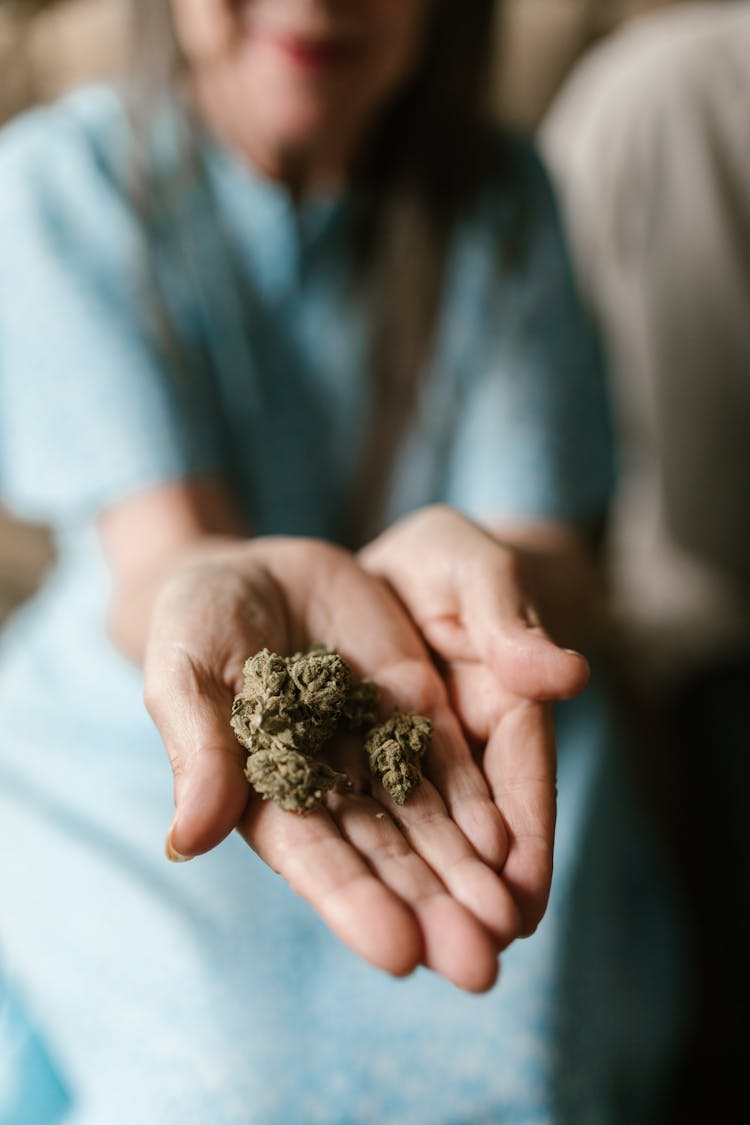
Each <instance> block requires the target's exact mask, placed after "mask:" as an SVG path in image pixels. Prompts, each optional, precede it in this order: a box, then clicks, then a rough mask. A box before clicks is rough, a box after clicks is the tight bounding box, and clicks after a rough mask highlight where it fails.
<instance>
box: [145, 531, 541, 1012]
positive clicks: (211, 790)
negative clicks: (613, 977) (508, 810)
mask: <svg viewBox="0 0 750 1125" xmlns="http://www.w3.org/2000/svg"><path fill="white" fill-rule="evenodd" d="M318 642H324V643H326V644H329V645H331V646H333V647H335V648H336V649H337V650H338V651H339V652H340V653H341V654H342V656H343V657H344V659H345V660H346V661H347V662H348V663H349V665H350V666H351V667H352V670H353V671H354V674H355V676H357V677H358V678H359V677H370V678H372V679H374V680H375V681H376V682H377V683H378V685H379V687H380V689H381V696H382V699H383V708H384V714H388V713H389V712H390V711H391V710H392V709H393V708H394V707H396V708H399V709H402V710H407V711H417V712H420V713H422V714H425V715H427V716H428V717H429V718H430V719H431V721H432V724H433V737H432V742H431V745H430V747H429V749H428V751H427V754H426V756H425V761H424V769H425V780H424V782H423V784H422V785H421V786H420V787H419V789H418V790H417V791H416V792H415V793H414V794H413V795H412V797H411V798H410V799H409V801H408V802H407V804H406V805H405V806H403V807H397V806H395V805H394V804H393V803H392V801H391V799H390V797H389V796H388V795H387V794H386V793H385V792H384V791H383V790H382V789H381V788H380V787H379V786H378V785H376V784H375V783H368V782H366V780H365V776H364V771H363V769H362V754H361V750H359V749H358V748H357V747H355V746H353V745H351V744H349V745H346V744H344V745H342V746H341V747H340V748H339V751H338V754H339V760H338V761H337V762H336V763H335V764H336V765H337V766H339V767H340V768H344V769H345V770H346V772H347V773H348V774H349V775H350V776H352V777H353V778H354V780H355V786H354V789H353V791H352V792H350V793H334V794H330V795H329V797H328V799H327V802H326V805H325V807H323V808H321V809H319V810H316V811H314V812H313V813H311V814H309V815H307V816H304V817H301V816H298V815H295V814H293V813H288V812H283V811H281V810H280V809H278V808H277V807H276V806H274V805H273V804H272V803H270V802H263V801H261V800H260V799H259V798H257V797H256V796H255V794H253V793H252V791H251V790H250V789H249V786H248V783H247V781H246V779H245V776H244V761H245V756H246V754H245V751H243V750H242V748H241V747H240V746H239V745H238V743H237V742H236V741H235V739H234V735H233V734H232V731H231V729H230V727H229V716H230V711H231V703H232V698H233V696H234V694H235V693H236V692H237V691H238V690H239V689H240V687H241V686H242V666H243V663H244V661H245V659H246V658H247V656H248V655H250V654H251V653H254V652H257V651H258V650H259V649H261V648H263V647H268V648H270V649H272V650H274V651H277V652H281V653H287V652H291V651H294V650H297V649H302V648H305V647H307V646H308V645H310V644H312V643H318ZM145 685H146V700H147V705H148V707H149V710H150V712H151V714H152V716H153V718H154V720H155V722H156V724H157V727H158V728H159V730H160V733H161V735H162V738H163V740H164V742H165V745H166V748H167V751H168V754H169V757H170V761H171V763H172V767H173V770H174V774H175V803H176V809H177V812H176V817H175V821H174V822H173V826H172V829H171V831H170V835H169V840H168V847H169V849H170V850H171V852H172V855H173V856H174V855H176V854H177V853H179V854H180V855H181V856H184V857H188V856H194V855H198V854H200V853H202V852H205V851H207V850H208V849H210V848H212V847H214V846H215V845H216V844H218V843H219V842H220V841H221V840H222V839H223V838H224V837H225V836H226V835H227V834H228V833H229V832H230V831H232V829H234V828H238V830H239V831H240V832H241V834H242V835H243V836H244V838H245V839H246V840H247V842H248V843H249V844H250V846H251V847H253V848H254V849H255V851H257V852H258V854H259V855H260V856H261V857H262V858H263V859H264V860H265V861H266V862H267V863H268V864H269V865H270V866H271V867H272V868H273V869H274V870H276V871H277V872H278V873H279V874H280V875H282V876H283V877H284V878H285V879H286V880H287V882H288V883H289V884H290V885H291V886H292V887H293V888H294V889H295V890H296V891H297V892H298V893H300V894H301V895H302V896H303V897H304V898H306V899H307V900H308V901H309V902H310V903H311V904H312V905H313V907H314V908H315V909H316V910H317V911H318V912H319V914H320V915H321V916H322V917H323V919H324V920H325V921H326V922H327V923H328V925H329V926H330V927H331V929H332V930H333V931H334V932H335V933H336V934H338V935H339V937H340V938H342V939H343V940H344V941H345V942H346V943H347V944H348V945H349V946H350V947H351V948H352V949H353V950H354V951H355V952H357V953H358V954H360V955H361V956H363V957H364V958H366V959H367V960H369V961H371V962H372V963H374V964H375V965H378V966H379V967H381V968H383V969H385V970H387V971H389V972H391V973H394V974H398V975H402V974H406V973H408V972H410V971H412V970H413V969H414V968H415V967H416V966H417V965H419V964H425V965H427V966H428V967H429V968H431V969H433V970H435V971H436V972H438V973H440V974H441V975H443V976H445V977H446V978H448V979H449V980H451V981H453V982H454V983H455V984H457V985H458V986H460V987H462V988H466V989H469V990H473V991H481V990H484V989H486V988H488V987H490V986H491V985H492V983H493V982H494V980H495V977H496V974H497V955H498V952H499V951H500V950H501V949H502V948H503V947H505V946H506V945H507V944H508V943H509V942H510V941H512V940H513V939H514V938H515V937H516V936H517V935H518V934H519V933H520V932H522V930H523V929H524V925H525V923H524V919H523V917H522V914H521V912H520V910H519V906H518V902H517V899H516V896H515V895H514V894H513V893H512V889H510V888H509V883H508V879H507V869H508V863H509V858H508V848H509V835H508V832H507V825H506V821H505V820H504V819H503V816H502V815H501V814H500V812H499V811H498V805H497V801H496V799H493V796H494V797H495V798H496V797H497V795H496V794H493V793H492V792H491V791H490V788H489V787H488V784H487V782H486V780H485V776H484V774H483V770H482V769H481V768H480V766H479V765H478V764H477V762H476V761H475V759H474V757H473V755H472V753H471V750H470V747H469V745H468V742H467V738H466V737H465V735H464V732H463V731H462V729H461V724H460V723H459V721H458V720H457V718H456V714H455V713H454V708H453V706H452V704H451V701H450V699H449V695H448V688H447V687H446V683H445V681H444V680H443V678H442V677H441V676H440V674H439V672H438V670H437V669H436V667H435V665H434V662H433V660H432V659H431V657H430V654H429V652H428V650H427V648H426V646H425V645H424V643H423V641H422V639H421V638H420V636H419V633H418V631H417V629H416V628H415V627H414V624H413V623H412V621H411V620H410V618H409V616H408V615H407V613H406V612H405V611H404V609H403V607H402V606H401V605H400V603H399V601H398V599H397V598H396V597H395V596H394V595H393V593H392V592H391V591H389V589H388V588H387V586H386V584H385V583H384V582H383V581H381V580H380V579H378V578H376V577H374V576H372V575H369V574H367V573H366V572H365V571H364V570H363V568H362V567H361V566H360V565H359V563H358V562H357V560H356V559H355V558H354V557H353V556H351V555H350V554H348V553H347V552H345V551H343V550H340V549H338V548H335V547H331V546H329V545H327V544H324V543H319V542H315V541H310V540H302V539H275V538H265V539H258V540H254V541H249V542H219V543H217V544H215V545H214V546H206V547H204V548H202V549H201V551H200V553H197V554H196V555H195V556H194V558H193V559H192V560H191V561H190V562H189V563H187V564H185V565H183V566H182V567H181V568H180V570H179V571H178V572H177V573H176V574H175V575H174V577H173V578H172V579H171V580H170V581H168V582H167V583H166V585H165V587H164V589H163V591H162V593H161V595H160V597H159V599H158V601H157V604H156V607H155V610H154V614H153V619H152V626H151V630H150V638H149V643H148V647H147V653H146V661H145ZM449 686H450V688H451V690H454V691H455V692H456V699H457V700H458V704H457V705H458V706H459V708H460V709H462V710H465V708H461V706H460V700H461V698H462V694H465V685H464V683H463V681H462V679H461V676H460V675H458V674H456V675H455V676H454V675H452V676H451V677H450V678H449ZM469 694H470V695H471V696H472V697H476V695H477V693H476V691H475V690H474V689H472V690H471V691H470V692H469ZM466 717H467V718H468V712H467V715H466ZM475 718H476V719H477V730H476V732H475V733H478V734H479V736H480V737H481V730H482V729H484V726H483V720H482V719H481V716H475ZM490 724H491V716H490V714H489V713H488V714H487V716H486V723H485V724H484V725H485V726H486V727H487V729H489V726H490ZM465 725H466V729H467V730H471V729H472V728H471V724H470V723H466V724H465ZM491 741H492V740H491ZM502 741H503V740H502V739H500V740H499V741H498V742H497V753H501V746H502ZM489 753H490V750H489V748H488V754H489ZM491 754H492V755H493V756H494V755H495V754H496V748H495V746H494V744H493V749H492V751H491ZM492 772H493V771H490V774H492ZM500 869H503V871H504V872H505V875H504V877H503V878H501V877H500V876H499V875H498V871H499V870H500Z"/></svg>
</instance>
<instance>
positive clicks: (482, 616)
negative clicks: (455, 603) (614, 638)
mask: <svg viewBox="0 0 750 1125" xmlns="http://www.w3.org/2000/svg"><path fill="white" fill-rule="evenodd" d="M509 566H511V567H512V566H513V562H512V559H510V558H509V556H507V555H506V556H505V557H504V558H501V559H500V560H498V562H497V563H496V564H495V565H494V566H489V567H483V568H480V569H479V570H478V571H477V572H476V573H475V576H474V581H472V582H470V583H468V584H467V585H466V587H465V588H464V590H463V591H462V602H463V607H462V616H463V619H464V622H465V626H466V628H467V630H468V632H469V636H470V638H471V641H472V644H473V647H474V648H475V650H476V652H477V654H478V655H479V657H480V659H481V660H483V661H484V662H485V663H486V664H487V665H488V667H490V668H491V669H492V670H493V671H494V672H495V673H496V675H497V677H498V679H499V680H501V682H502V684H503V686H504V687H505V688H507V689H508V690H509V691H511V692H513V694H515V695H519V696H522V697H523V698H526V699H534V700H553V699H571V698H573V697H574V696H576V695H579V694H580V693H581V692H582V691H583V689H584V688H585V687H586V684H587V683H588V681H589V675H590V670H589V665H588V661H587V660H586V658H585V657H584V656H582V655H581V653H579V652H574V651H573V650H572V649H566V648H560V646H559V645H557V644H555V642H554V641H553V640H552V639H551V638H550V637H549V636H548V635H547V633H546V632H545V630H544V629H543V627H542V626H541V624H540V622H539V618H538V616H537V614H536V611H535V610H534V607H533V606H532V605H531V604H530V603H529V602H528V601H527V600H526V599H525V598H524V595H523V591H522V586H521V582H520V581H519V578H518V575H517V574H516V575H514V574H511V573H509Z"/></svg>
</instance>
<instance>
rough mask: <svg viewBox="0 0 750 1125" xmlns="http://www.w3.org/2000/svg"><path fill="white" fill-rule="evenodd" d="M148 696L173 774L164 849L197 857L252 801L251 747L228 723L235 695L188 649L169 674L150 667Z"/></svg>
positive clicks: (178, 857)
mask: <svg viewBox="0 0 750 1125" xmlns="http://www.w3.org/2000/svg"><path fill="white" fill-rule="evenodd" d="M157 684H158V690H157V687H156V685H157ZM145 700H146V707H147V709H148V711H149V713H150V715H151V717H152V718H153V720H154V722H155V724H156V726H157V729H158V730H159V733H160V735H161V738H162V741H163V742H164V746H165V748H166V751H167V755H168V757H169V761H170V764H171V766H172V772H173V774H174V799H175V810H176V811H175V815H174V819H173V821H172V824H171V825H170V828H169V831H168V833H167V840H166V846H165V850H166V853H167V856H168V858H169V859H171V860H174V861H180V860H185V859H192V858H193V856H197V855H201V854H203V853H204V852H207V851H210V849H211V848H214V847H216V845H217V844H219V843H221V841H222V840H223V839H224V838H225V837H226V836H228V835H229V833H230V832H231V831H232V830H233V829H234V828H235V826H236V825H237V823H238V822H239V820H240V818H241V817H242V814H243V812H244V811H245V807H246V805H247V801H248V796H249V787H248V782H247V779H246V777H245V772H244V763H245V759H246V757H247V752H246V751H245V750H243V748H242V747H241V746H240V745H239V743H238V742H237V741H236V740H235V738H234V735H233V733H232V731H231V728H230V726H229V719H230V715H231V708H232V696H231V693H230V692H229V690H228V689H227V688H226V687H224V686H221V685H219V684H217V683H216V682H215V681H211V680H210V679H208V678H207V677H206V676H205V675H203V674H201V672H200V671H199V670H196V669H195V667H194V666H193V663H192V661H191V660H190V658H189V656H188V655H187V654H184V653H183V654H180V655H179V656H178V658H177V660H176V661H173V662H172V663H171V665H170V667H169V671H168V673H167V674H166V676H165V674H164V673H163V672H162V673H161V674H158V673H157V671H156V670H155V669H147V677H146V689H145Z"/></svg>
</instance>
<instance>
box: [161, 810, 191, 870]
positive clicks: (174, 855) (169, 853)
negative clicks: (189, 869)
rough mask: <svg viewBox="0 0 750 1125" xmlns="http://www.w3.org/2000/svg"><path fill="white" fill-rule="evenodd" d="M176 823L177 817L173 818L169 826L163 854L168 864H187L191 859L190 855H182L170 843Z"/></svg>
mask: <svg viewBox="0 0 750 1125" xmlns="http://www.w3.org/2000/svg"><path fill="white" fill-rule="evenodd" d="M176 823H177V817H175V818H174V820H173V821H172V823H171V824H170V826H169V832H167V839H166V842H165V844H164V854H165V855H166V857H167V859H168V860H169V862H170V863H188V862H189V861H190V860H191V859H192V858H193V857H192V856H191V855H183V854H182V853H181V852H178V851H177V848H176V847H175V846H174V844H173V843H172V837H173V835H174V830H175V825H176Z"/></svg>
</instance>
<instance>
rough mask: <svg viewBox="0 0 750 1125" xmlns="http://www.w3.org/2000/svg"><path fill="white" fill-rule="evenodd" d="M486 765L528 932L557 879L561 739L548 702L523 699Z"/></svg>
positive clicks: (506, 875) (510, 877)
mask: <svg viewBox="0 0 750 1125" xmlns="http://www.w3.org/2000/svg"><path fill="white" fill-rule="evenodd" d="M484 766H485V772H486V775H487V779H488V781H489V783H490V786H491V789H492V793H493V796H494V799H495V801H496V803H497V805H498V808H499V809H500V810H501V812H502V814H503V818H504V820H505V823H506V825H507V829H508V836H509V842H510V846H509V850H508V857H507V859H506V862H505V866H504V868H503V872H502V875H503V880H504V882H505V883H506V885H507V886H508V887H509V889H510V890H511V893H512V894H513V897H514V899H515V901H516V902H517V904H518V906H519V909H520V911H521V917H522V924H523V929H522V932H523V933H524V934H530V933H532V932H533V931H534V929H535V928H536V926H537V925H538V924H539V922H540V920H541V918H542V916H543V914H544V911H545V909H546V906H547V899H548V897H549V889H550V883H551V880H552V858H553V844H554V834H555V815H556V803H557V801H556V784H555V739H554V730H553V724H552V711H551V707H550V706H549V705H548V704H543V703H533V702H528V701H521V702H519V703H517V705H516V706H515V707H513V708H511V709H510V710H508V711H507V712H506V713H505V714H504V715H503V716H502V718H501V719H500V720H499V722H498V723H497V725H496V726H495V728H494V730H493V733H492V735H491V737H490V740H489V742H488V744H487V749H486V751H485V757H484Z"/></svg>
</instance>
